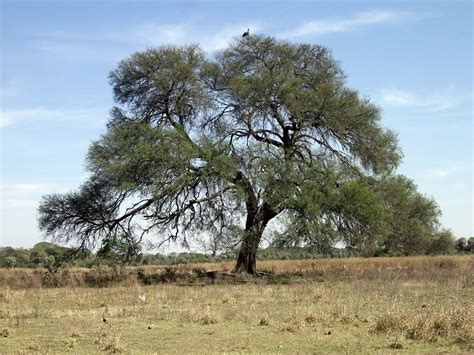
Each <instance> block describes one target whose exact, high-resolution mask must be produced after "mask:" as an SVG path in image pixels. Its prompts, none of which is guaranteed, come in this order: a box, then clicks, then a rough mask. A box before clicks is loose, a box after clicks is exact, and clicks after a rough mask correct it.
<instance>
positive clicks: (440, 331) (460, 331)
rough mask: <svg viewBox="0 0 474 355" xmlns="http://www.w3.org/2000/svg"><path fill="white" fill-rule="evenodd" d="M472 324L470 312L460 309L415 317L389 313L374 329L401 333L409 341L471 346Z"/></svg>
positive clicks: (473, 337)
mask: <svg viewBox="0 0 474 355" xmlns="http://www.w3.org/2000/svg"><path fill="white" fill-rule="evenodd" d="M471 323H472V322H471V317H470V315H469V311H468V310H460V309H458V310H452V311H445V312H441V313H439V314H435V315H430V314H426V315H425V314H423V315H419V316H414V317H413V315H411V316H410V315H409V314H397V313H393V312H389V313H386V314H384V315H382V316H379V318H378V319H377V320H376V322H375V325H374V328H373V329H374V330H375V331H376V332H381V333H390V332H400V333H401V334H403V336H404V337H405V338H406V339H409V340H421V341H428V342H437V341H440V340H448V341H454V342H459V343H466V344H469V343H472V342H473V341H474V335H473V329H472V325H471Z"/></svg>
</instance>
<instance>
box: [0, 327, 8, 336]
mask: <svg viewBox="0 0 474 355" xmlns="http://www.w3.org/2000/svg"><path fill="white" fill-rule="evenodd" d="M9 335H10V331H9V329H8V328H3V329H2V330H1V331H0V337H2V338H6V337H8V336H9Z"/></svg>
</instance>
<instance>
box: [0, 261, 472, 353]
mask: <svg viewBox="0 0 474 355" xmlns="http://www.w3.org/2000/svg"><path fill="white" fill-rule="evenodd" d="M196 267H199V268H205V269H207V270H218V269H219V270H228V269H230V268H231V264H225V263H224V264H201V265H185V266H180V267H178V268H177V269H176V270H173V273H175V274H176V275H178V277H175V278H174V280H175V281H173V282H160V283H156V284H151V285H144V284H143V282H142V281H143V280H161V281H166V278H162V279H159V278H150V279H146V278H145V279H144V278H143V277H141V278H140V277H137V276H136V275H137V273H138V272H137V269H136V268H135V269H134V268H128V269H126V270H125V271H122V272H123V273H125V275H126V277H121V278H119V279H118V281H117V282H116V283H112V284H110V285H109V287H101V288H99V287H71V285H83V284H84V282H85V281H84V280H87V276H84V275H85V274H87V273H88V272H93V273H107V272H111V271H110V270H105V269H103V270H102V269H101V270H95V271H90V270H84V269H76V270H68V273H67V275H66V276H67V277H68V281H67V282H66V281H65V282H64V283H63V285H65V287H58V288H45V287H41V285H42V283H41V280H39V277H40V276H41V275H40V274H38V272H36V273H35V272H34V271H32V270H5V269H3V270H0V352H1V353H30V352H31V353H34V352H51V353H62V352H66V351H69V352H74V353H87V354H90V353H98V352H125V353H160V352H175V353H176V352H177V353H209V352H284V353H294V352H300V353H315V352H316V353H327V352H350V353H352V352H373V351H379V352H387V351H388V352H390V351H408V352H444V351H448V352H466V353H467V352H472V351H473V350H474V343H473V342H474V335H473V325H474V318H473V317H474V313H473V308H474V307H473V306H474V301H473V300H474V279H473V274H474V257H471V256H455V257H448V256H446V257H406V258H372V259H362V258H353V259H328V260H307V261H269V262H260V263H259V265H258V267H259V268H260V269H265V270H267V272H268V274H269V276H266V277H261V278H257V279H253V278H251V277H238V278H232V279H231V280H217V281H215V280H212V281H209V280H201V278H195V277H191V276H189V277H187V278H186V277H184V276H183V275H190V274H192V272H191V270H192V269H195V268H196ZM140 272H141V273H145V274H147V275H155V274H158V273H160V272H161V273H167V274H169V273H170V270H164V269H163V268H159V267H146V268H144V269H142V270H141V271H140ZM94 275H95V274H94ZM179 275H181V276H179ZM63 276H64V275H63ZM122 276H123V275H122ZM35 280H36V281H35ZM89 280H90V277H89ZM109 281H110V280H109ZM22 282H23V285H22ZM86 284H87V283H86ZM143 296H144V297H143ZM140 298H141V299H140ZM103 319H105V320H106V322H104V321H103Z"/></svg>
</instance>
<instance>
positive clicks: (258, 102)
mask: <svg viewBox="0 0 474 355" xmlns="http://www.w3.org/2000/svg"><path fill="white" fill-rule="evenodd" d="M109 78H110V83H111V85H112V88H113V92H114V99H115V101H116V102H117V104H118V105H119V107H114V108H113V109H112V111H111V117H110V119H109V122H108V124H107V131H106V132H105V134H104V135H103V136H102V137H101V138H100V139H98V140H97V141H96V142H94V143H93V144H92V145H91V148H90V150H89V153H88V155H87V167H88V169H89V170H90V172H91V177H90V179H89V180H88V181H87V182H86V183H85V184H83V185H82V186H81V188H80V189H79V190H78V191H77V192H71V193H67V194H62V195H58V194H55V195H49V196H45V197H44V198H43V201H42V202H41V205H40V207H39V215H40V217H39V226H40V229H41V230H42V231H44V233H45V234H46V235H48V236H49V237H50V238H51V239H52V240H54V241H57V242H68V243H71V242H75V243H76V244H77V248H78V249H80V250H85V249H90V250H93V249H94V248H100V252H99V256H103V257H104V258H105V259H114V258H117V259H122V260H124V261H125V262H130V261H131V260H134V262H138V261H137V260H138V259H134V258H136V256H137V255H138V254H139V250H140V242H141V241H142V240H143V237H144V236H145V235H150V234H151V235H154V236H155V239H157V244H158V245H161V244H162V243H165V242H167V241H170V240H171V241H177V240H179V241H181V243H182V244H183V245H187V241H188V238H200V237H201V236H202V235H206V236H209V237H210V238H211V242H210V243H208V245H207V247H208V248H210V249H212V250H213V254H214V255H217V251H218V249H220V250H219V251H223V250H229V249H231V250H235V246H236V245H238V244H239V243H240V244H241V252H242V253H254V252H255V251H256V248H257V247H258V245H259V243H260V241H261V238H262V235H263V232H264V231H265V229H266V227H267V225H268V223H269V222H270V221H271V220H273V219H276V220H277V224H278V222H280V223H279V225H281V226H286V229H285V230H283V231H279V233H278V235H277V237H276V243H277V244H280V245H282V246H289V245H290V246H298V245H310V246H312V247H314V248H316V249H317V250H318V251H319V252H320V253H324V254H327V253H330V252H331V251H332V248H333V246H334V244H335V243H337V242H342V243H345V245H347V246H348V247H349V248H350V250H351V252H354V253H358V254H362V255H370V254H373V253H374V252H375V251H376V250H378V249H380V248H385V251H386V252H395V251H396V252H401V253H403V254H412V253H425V252H429V250H431V249H430V248H431V244H432V240H433V238H434V236H435V234H436V232H437V229H436V227H437V223H438V220H437V218H438V215H439V210H438V207H437V206H436V204H435V203H434V201H433V200H431V199H428V198H426V197H424V196H422V195H421V194H419V193H418V192H416V187H415V186H414V184H413V183H412V182H411V181H410V180H408V179H406V178H404V177H400V176H393V175H391V174H392V172H393V171H394V169H395V168H396V167H397V165H398V163H399V161H400V159H401V152H400V149H399V147H398V144H397V138H396V135H395V133H393V132H392V131H390V130H389V129H386V128H384V127H383V126H382V125H381V124H380V119H381V116H380V109H379V108H378V107H377V106H376V105H374V104H373V103H372V102H371V101H370V100H369V99H367V98H362V97H360V95H359V93H358V92H357V91H356V90H354V89H351V88H349V87H347V86H346V83H345V75H344V73H343V71H342V70H341V68H340V66H339V64H338V62H337V61H336V60H335V59H334V58H333V57H332V55H331V53H330V51H329V50H328V49H326V48H324V47H322V46H318V45H311V44H294V43H290V42H286V41H280V40H277V39H275V38H273V37H266V36H260V35H252V36H249V37H246V38H242V39H240V40H235V41H234V42H233V43H231V44H230V46H229V47H228V48H227V49H225V50H223V51H221V52H219V53H217V54H216V55H215V56H206V55H205V53H204V52H203V51H202V50H201V49H200V48H199V46H197V45H190V46H181V47H177V46H163V47H158V48H150V49H147V50H145V51H142V52H137V53H134V54H132V55H131V56H130V57H129V58H128V59H125V60H123V61H121V62H120V63H119V65H118V67H117V69H116V70H114V71H112V73H111V74H110V76H109ZM437 238H438V239H437V242H438V244H439V245H444V244H443V243H444V242H445V241H446V240H447V239H446V238H444V237H443V238H444V239H443V238H441V237H440V236H438V237H437ZM448 239H449V238H448ZM249 255H250V254H249ZM35 258H36V259H35V260H36V261H35V262H38V263H39V262H40V261H39V260H42V261H41V263H44V262H45V261H44V255H42V254H41V253H38V255H36V256H35ZM251 259H252V260H253V259H254V258H253V257H252V258H248V257H243V258H239V260H251ZM243 269H245V270H246V271H247V272H254V271H255V266H254V265H253V266H252V265H245V266H244V267H242V268H240V269H239V268H238V267H236V270H243Z"/></svg>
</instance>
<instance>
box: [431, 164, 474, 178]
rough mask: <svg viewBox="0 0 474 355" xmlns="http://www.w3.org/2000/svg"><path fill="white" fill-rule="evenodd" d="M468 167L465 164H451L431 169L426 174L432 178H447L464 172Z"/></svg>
mask: <svg viewBox="0 0 474 355" xmlns="http://www.w3.org/2000/svg"><path fill="white" fill-rule="evenodd" d="M466 169H467V167H466V166H465V165H463V164H451V165H448V166H444V167H440V168H436V169H432V170H429V171H428V172H427V174H426V175H427V176H428V177H431V178H446V177H448V176H452V175H454V174H457V173H460V172H463V171H465V170H466Z"/></svg>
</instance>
